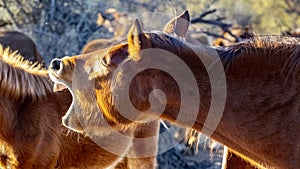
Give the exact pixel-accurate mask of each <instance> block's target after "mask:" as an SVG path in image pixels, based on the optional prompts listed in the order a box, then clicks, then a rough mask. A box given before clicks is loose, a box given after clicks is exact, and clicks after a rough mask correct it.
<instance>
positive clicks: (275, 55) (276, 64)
mask: <svg viewBox="0 0 300 169" xmlns="http://www.w3.org/2000/svg"><path fill="white" fill-rule="evenodd" d="M147 35H148V36H149V37H150V39H151V43H152V45H153V47H154V48H161V49H165V50H168V51H170V52H173V53H174V54H176V55H178V56H180V57H185V58H184V59H183V60H186V61H187V60H189V59H192V60H193V59H195V56H196V55H195V53H196V54H199V55H201V54H202V53H203V50H206V49H208V48H207V47H206V46H204V45H202V46H195V45H192V44H190V43H188V42H184V41H181V40H179V39H178V38H177V37H174V36H170V35H168V34H165V33H163V32H159V33H157V32H154V33H147ZM215 51H216V52H217V54H218V55H219V57H220V59H221V61H222V63H223V65H224V69H225V71H229V70H230V69H231V68H233V67H234V68H235V69H234V70H236V68H238V69H241V70H245V71H246V69H247V68H249V67H252V66H257V65H261V66H260V68H259V67H258V68H257V72H260V71H266V70H267V69H266V67H264V66H267V67H268V70H270V69H271V70H280V73H282V74H283V75H284V76H285V77H287V78H288V77H290V76H292V75H294V74H295V73H296V72H297V71H295V69H297V68H298V67H297V65H298V64H299V63H300V57H299V56H300V39H299V38H295V37H288V36H268V37H263V36H262V37H253V38H251V39H248V40H246V41H244V42H241V43H238V44H236V45H232V46H229V47H225V48H215ZM205 52H211V54H214V53H213V51H209V50H206V51H205ZM193 53H194V54H193ZM189 57H190V58H189ZM236 62H239V63H238V64H235V63H236ZM262 65H264V66H262ZM235 66H237V67H235ZM278 68H279V69H278ZM245 75H246V74H245Z"/></svg>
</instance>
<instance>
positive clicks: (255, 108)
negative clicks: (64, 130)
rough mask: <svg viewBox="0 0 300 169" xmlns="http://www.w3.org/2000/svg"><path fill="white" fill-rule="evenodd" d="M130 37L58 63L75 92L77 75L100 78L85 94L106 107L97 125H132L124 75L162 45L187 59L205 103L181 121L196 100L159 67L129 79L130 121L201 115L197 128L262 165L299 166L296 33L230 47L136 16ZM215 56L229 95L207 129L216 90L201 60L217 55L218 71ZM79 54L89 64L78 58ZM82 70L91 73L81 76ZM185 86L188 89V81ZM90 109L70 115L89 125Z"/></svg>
mask: <svg viewBox="0 0 300 169" xmlns="http://www.w3.org/2000/svg"><path fill="white" fill-rule="evenodd" d="M127 41H128V42H127V43H122V44H119V45H116V46H114V47H111V48H110V49H109V50H108V51H107V52H106V53H105V54H103V55H102V56H100V55H98V56H94V57H91V56H90V57H85V58H81V57H78V56H74V57H69V58H64V59H62V61H59V60H56V61H55V62H52V68H51V71H50V73H51V74H52V76H55V77H56V79H55V80H56V81H59V82H61V83H65V85H69V84H70V83H71V82H72V84H75V83H76V84H77V86H76V85H75V86H72V88H70V89H72V91H73V92H74V93H75V94H77V92H78V90H80V88H83V86H85V84H82V83H81V84H80V83H79V82H78V81H79V80H85V82H89V81H91V80H94V81H92V82H93V83H91V84H92V86H88V87H92V88H91V89H90V90H89V92H87V93H89V94H93V95H94V96H95V97H96V100H97V102H96V103H98V107H99V108H100V110H101V112H100V111H99V112H97V113H100V114H101V116H102V119H99V120H98V125H101V124H102V120H103V119H105V120H107V121H108V122H109V123H111V124H112V125H122V124H124V125H126V126H129V125H131V123H132V122H131V121H130V120H128V118H125V117H124V116H123V115H124V114H123V113H120V111H119V110H118V106H120V101H123V100H122V99H120V98H122V97H121V96H122V95H121V94H119V93H118V92H119V91H120V90H118V89H121V90H122V89H124V85H125V82H126V77H128V76H129V75H128V74H129V73H130V72H132V70H135V69H138V68H139V64H140V63H142V61H143V60H147V59H148V60H149V58H150V60H151V58H153V57H154V56H153V55H149V53H147V52H143V51H146V49H163V51H168V52H170V53H172V54H174V55H173V57H179V58H180V59H181V60H183V61H184V63H185V64H186V65H187V66H188V67H189V69H190V70H191V71H192V73H193V75H194V77H195V79H196V82H197V87H198V90H197V91H189V93H190V94H191V97H192V96H193V94H194V93H195V92H198V93H199V94H200V98H201V102H200V103H199V107H193V106H189V108H191V109H193V108H196V109H197V112H198V114H197V116H196V118H195V119H189V118H190V117H191V116H192V115H193V114H192V113H191V112H190V111H186V112H184V117H185V118H186V119H185V118H180V119H179V120H178V116H179V115H180V113H179V110H180V107H181V105H182V104H181V102H182V101H183V102H184V103H185V104H187V105H188V103H187V101H188V102H192V101H193V100H191V99H187V100H181V97H182V96H181V93H180V89H179V87H178V85H177V83H176V82H175V81H174V79H173V78H172V77H171V76H170V75H168V74H167V73H165V72H164V71H160V70H157V69H148V70H147V71H142V72H140V73H138V74H137V75H136V76H135V77H134V78H133V79H132V80H131V81H130V87H129V88H125V89H128V91H127V92H128V93H129V98H130V99H129V100H130V102H131V104H132V105H133V106H134V108H135V109H136V110H130V114H126V115H127V116H129V117H130V119H136V120H139V121H142V120H141V119H143V120H146V119H148V118H150V117H151V118H153V117H152V116H156V117H157V116H159V117H161V118H163V119H165V120H169V121H171V122H174V123H175V124H178V125H183V126H191V124H190V123H189V122H190V121H189V120H195V123H194V124H193V125H192V126H191V127H192V128H193V129H196V130H198V131H202V132H204V134H207V133H208V134H211V136H210V137H211V138H213V139H215V140H216V141H218V142H220V143H222V144H224V145H226V146H228V147H229V148H230V149H231V150H232V151H234V152H235V153H236V154H238V155H239V156H241V157H242V158H244V159H245V160H246V161H248V162H250V163H251V164H252V165H255V166H256V167H259V168H276V169H294V168H300V149H299V147H300V125H299V124H300V115H299V107H300V104H299V101H298V100H299V99H298V97H299V94H298V93H299V88H298V87H299V86H298V84H299V78H298V77H299V66H298V60H299V56H300V54H299V51H300V46H299V42H300V40H298V39H296V38H291V37H262V38H259V37H258V38H253V39H251V40H247V41H245V42H243V43H239V44H237V45H233V46H231V47H227V48H217V49H215V48H210V47H202V46H192V45H190V44H187V43H185V42H182V41H181V40H179V39H178V38H176V37H174V36H171V35H169V34H166V33H163V32H160V33H158V32H149V33H145V32H143V30H142V29H141V26H140V24H139V22H138V21H137V20H136V21H135V23H134V25H133V26H132V27H131V29H130V31H129V33H128V38H127ZM156 54H158V53H156ZM164 54H165V55H167V54H166V53H164ZM199 55H200V56H201V60H200V59H199ZM171 56H172V55H171ZM214 56H217V57H218V59H219V60H220V61H219V63H220V64H222V66H223V67H224V71H225V75H226V84H225V85H226V93H227V94H226V102H225V105H224V106H225V107H224V111H223V114H222V117H221V119H220V121H218V125H217V127H216V128H209V127H207V126H206V127H204V123H205V120H206V118H207V117H209V113H208V112H209V109H210V105H211V98H212V90H213V88H211V85H212V84H211V81H210V78H209V74H208V70H207V69H206V67H205V66H204V64H203V62H201V61H203V59H204V60H206V61H207V60H208V61H211V64H210V67H209V68H210V69H209V70H214V68H215V65H216V63H217V62H218V60H211V59H212V58H215V57H214ZM165 57H167V56H165ZM81 59H82V60H81ZM79 60H81V62H84V63H86V64H84V65H83V64H81V65H80V64H75V63H78V62H79ZM144 64H145V63H144ZM133 65H134V66H133ZM165 66H172V65H165ZM116 73H117V74H116ZM87 74H88V76H87ZM84 76H86V78H85V79H82V77H84ZM115 83H116V84H115ZM82 85H83V86H82ZM116 86H117V87H116ZM185 87H186V88H187V89H189V85H186V86H185ZM153 89H160V90H162V91H163V92H164V96H165V99H164V98H163V97H162V95H161V94H160V93H159V92H157V90H155V91H154V92H152V91H153ZM214 90H215V89H214ZM218 90H219V89H218ZM87 93H86V94H87ZM78 94H80V93H78ZM118 94H119V95H118ZM150 94H151V95H152V96H154V97H152V98H151V99H152V100H149V95H150ZM151 95H150V96H151ZM81 96H82V95H80V96H79V97H81ZM220 96H222V95H220ZM75 97H76V96H75ZM192 98H193V97H192ZM164 100H166V105H165V108H164V109H163V112H162V113H161V112H158V111H155V110H156V109H155V108H154V109H151V111H147V110H148V109H149V108H152V107H151V106H152V105H151V104H150V101H151V102H152V103H164ZM221 101H222V100H221ZM158 105H159V104H158ZM183 105H184V104H183ZM158 107H159V106H158ZM137 110H139V111H137ZM159 113H161V114H159ZM84 114H85V113H84V112H82V113H81V114H79V115H77V117H78V119H72V120H74V121H78V120H80V122H81V124H82V125H83V126H88V125H89V123H92V121H91V118H88V117H87V116H84ZM71 115H72V113H71V112H70V114H67V116H68V117H70V116H71ZM72 127H74V128H77V127H78V126H77V127H76V126H72ZM212 131H213V132H212ZM210 132H212V133H210Z"/></svg>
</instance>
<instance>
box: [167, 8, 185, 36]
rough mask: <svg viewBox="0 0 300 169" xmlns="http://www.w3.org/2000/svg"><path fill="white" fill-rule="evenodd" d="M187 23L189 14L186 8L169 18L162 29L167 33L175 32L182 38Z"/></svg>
mask: <svg viewBox="0 0 300 169" xmlns="http://www.w3.org/2000/svg"><path fill="white" fill-rule="evenodd" d="M189 23H190V14H189V11H187V10H186V11H185V12H184V13H183V14H181V15H179V16H177V17H175V18H173V19H172V20H170V21H169V22H168V23H167V24H166V26H165V27H164V29H163V31H164V32H166V33H168V34H172V33H175V34H176V35H177V36H179V37H182V38H184V37H185V35H186V32H187V30H188V28H189Z"/></svg>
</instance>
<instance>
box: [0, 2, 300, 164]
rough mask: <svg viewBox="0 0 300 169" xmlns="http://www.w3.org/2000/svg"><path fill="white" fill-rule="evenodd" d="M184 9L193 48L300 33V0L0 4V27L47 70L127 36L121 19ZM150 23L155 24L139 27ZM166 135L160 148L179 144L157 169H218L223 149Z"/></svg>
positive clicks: (162, 156)
mask: <svg viewBox="0 0 300 169" xmlns="http://www.w3.org/2000/svg"><path fill="white" fill-rule="evenodd" d="M186 9H188V10H189V12H190V15H191V28H190V30H189V34H188V37H187V40H188V41H189V39H190V40H191V41H193V42H192V43H195V44H204V45H214V46H224V45H230V44H232V43H236V42H239V41H242V40H244V39H247V38H250V37H252V36H253V35H260V36H263V35H291V36H298V34H299V32H300V30H299V24H300V18H299V14H300V0H281V1H278V0H114V1H107V0H0V16H1V17H0V28H1V29H10V30H18V31H20V32H23V33H25V34H26V35H28V36H30V37H31V38H32V39H33V40H34V41H35V43H36V45H37V48H38V51H39V52H40V53H41V55H42V57H43V59H44V60H45V63H46V65H48V64H49V62H50V61H51V60H52V59H53V58H55V57H63V56H66V55H67V56H71V55H78V54H80V53H81V51H82V48H83V46H84V45H85V44H86V43H87V42H89V41H91V40H93V39H98V38H102V39H115V38H117V37H124V36H126V33H127V30H128V26H130V24H131V23H132V22H131V21H130V19H128V17H126V16H129V15H131V14H135V13H143V12H157V13H166V14H168V15H170V16H176V15H178V14H181V13H182V12H183V11H185V10H186ZM124 17H125V18H126V19H124ZM122 18H123V19H122ZM151 24H155V20H150V21H148V22H147V21H145V22H144V25H151ZM161 26H163V25H161ZM106 45H111V43H108V42H107V44H106ZM104 46H105V45H104ZM105 47H108V46H105ZM167 125H168V126H171V125H170V124H167ZM165 130H166V128H164V127H162V128H161V131H162V132H163V131H165ZM169 133H170V134H169V136H168V137H163V138H160V147H161V148H162V147H164V146H166V145H168V144H174V143H178V144H176V146H175V147H174V148H172V149H170V150H169V151H168V152H166V153H163V154H160V155H158V157H157V159H158V163H159V168H161V169H163V168H168V169H173V168H174V169H175V168H187V169H196V168H198V169H202V168H203V169H206V168H209V169H219V168H221V158H222V151H223V147H222V146H220V145H218V144H217V143H215V142H213V141H211V140H209V139H207V138H206V137H204V136H201V138H200V143H199V144H198V145H196V146H195V145H194V146H192V147H189V146H186V145H185V141H184V140H178V139H177V138H180V135H182V134H184V133H185V131H184V130H183V129H180V128H177V127H174V128H172V129H171V130H170V131H169ZM197 137H200V136H197ZM197 149H198V151H197Z"/></svg>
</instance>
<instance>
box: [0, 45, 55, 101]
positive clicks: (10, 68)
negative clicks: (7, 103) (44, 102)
mask: <svg viewBox="0 0 300 169" xmlns="http://www.w3.org/2000/svg"><path fill="white" fill-rule="evenodd" d="M0 67H1V72H0V91H1V95H5V96H8V97H11V98H13V99H22V100H24V99H26V98H28V97H29V98H31V99H33V100H36V99H40V98H42V97H43V96H45V95H46V93H47V92H49V91H52V88H53V87H52V86H53V85H52V83H51V82H50V80H49V78H48V72H47V71H46V70H45V69H43V68H42V65H40V64H38V63H31V62H30V61H28V60H26V59H24V58H23V57H22V56H21V55H20V54H18V53H17V51H11V50H10V49H9V48H4V47H3V46H1V45H0Z"/></svg>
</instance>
